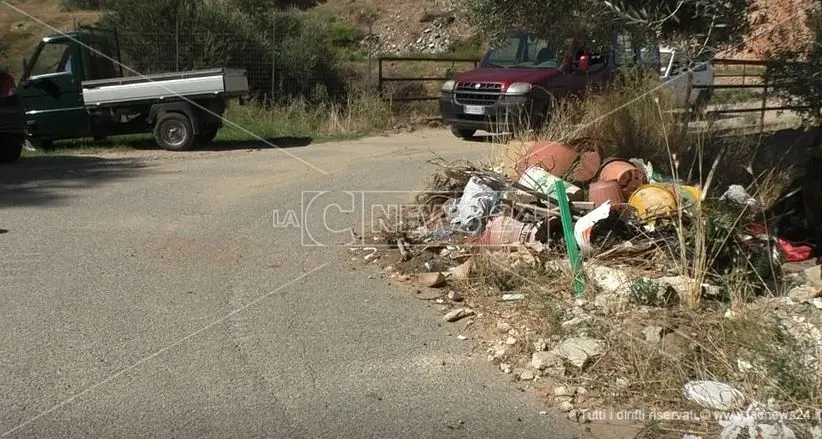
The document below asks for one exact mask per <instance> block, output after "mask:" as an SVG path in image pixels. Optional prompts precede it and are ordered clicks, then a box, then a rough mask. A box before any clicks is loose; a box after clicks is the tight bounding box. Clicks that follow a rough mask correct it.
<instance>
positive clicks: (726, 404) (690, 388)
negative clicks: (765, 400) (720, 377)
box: [683, 381, 745, 411]
mask: <svg viewBox="0 0 822 439" xmlns="http://www.w3.org/2000/svg"><path fill="white" fill-rule="evenodd" d="M683 393H684V394H685V398H686V399H688V400H689V401H691V402H694V403H696V404H699V405H700V406H702V407H705V408H710V409H714V410H726V411H727V410H734V409H737V408H740V407H741V405H740V404H742V403H743V402H744V401H745V396H744V395H742V392H740V391H739V390H737V389H735V388H733V387H732V386H730V385H728V384H725V383H720V382H718V381H689V382H687V383H685V386H684V388H683Z"/></svg>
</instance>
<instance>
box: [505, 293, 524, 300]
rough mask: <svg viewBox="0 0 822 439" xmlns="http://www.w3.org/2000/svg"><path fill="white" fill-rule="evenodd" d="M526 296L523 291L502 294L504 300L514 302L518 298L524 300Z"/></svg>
mask: <svg viewBox="0 0 822 439" xmlns="http://www.w3.org/2000/svg"><path fill="white" fill-rule="evenodd" d="M524 298H525V294H521V293H506V294H503V295H502V298H501V300H502V301H503V302H513V301H516V300H522V299H524Z"/></svg>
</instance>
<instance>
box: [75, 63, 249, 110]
mask: <svg viewBox="0 0 822 439" xmlns="http://www.w3.org/2000/svg"><path fill="white" fill-rule="evenodd" d="M82 85H83V103H84V104H85V105H86V107H94V106H96V107H99V106H104V105H119V104H123V103H126V102H148V101H158V100H169V99H176V98H177V97H178V96H185V97H187V98H195V97H209V96H214V95H223V96H226V97H239V96H242V95H243V94H245V93H246V92H248V80H247V78H246V75H245V71H243V70H239V69H211V70H197V71H193V72H178V73H160V74H157V75H148V76H144V77H143V76H134V77H124V78H110V79H98V80H96V81H83V84H82Z"/></svg>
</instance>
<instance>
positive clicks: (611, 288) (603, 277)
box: [586, 264, 635, 297]
mask: <svg viewBox="0 0 822 439" xmlns="http://www.w3.org/2000/svg"><path fill="white" fill-rule="evenodd" d="M586 271H587V274H588V277H589V278H590V279H591V281H592V282H593V283H594V284H595V285H596V286H597V288H599V291H600V292H601V293H603V294H617V295H620V296H625V297H628V296H629V295H630V294H631V288H630V286H631V282H632V281H633V280H634V279H635V276H632V275H629V274H628V273H626V272H624V271H622V270H619V269H616V268H611V267H606V266H604V265H595V264H591V265H589V266H588V267H587V270H586Z"/></svg>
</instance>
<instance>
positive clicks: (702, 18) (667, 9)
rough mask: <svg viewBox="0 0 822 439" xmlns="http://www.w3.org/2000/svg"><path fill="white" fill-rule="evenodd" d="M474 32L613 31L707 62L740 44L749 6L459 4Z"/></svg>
mask: <svg viewBox="0 0 822 439" xmlns="http://www.w3.org/2000/svg"><path fill="white" fill-rule="evenodd" d="M461 4H462V7H463V10H464V11H465V12H466V14H467V16H468V18H469V20H470V21H471V23H472V24H473V25H474V26H475V27H476V29H477V30H479V31H481V32H483V33H484V34H485V35H487V36H489V37H490V38H491V39H496V38H498V37H501V36H502V35H503V34H505V33H506V32H508V31H510V30H513V29H517V28H520V29H521V28H524V29H527V30H528V31H530V32H532V33H535V34H537V35H539V36H543V37H550V36H554V35H568V34H569V33H579V34H583V35H586V36H589V37H591V38H595V39H600V38H603V39H604V38H610V37H611V35H613V33H614V31H615V30H616V31H620V32H622V33H628V34H631V35H632V36H633V37H639V38H652V39H655V40H661V41H664V42H666V43H668V44H672V45H675V46H677V47H678V48H680V51H683V52H685V53H686V56H687V55H690V56H687V58H693V59H695V60H696V59H700V58H706V57H708V56H709V55H710V54H712V53H714V52H716V50H717V49H719V48H720V47H722V46H727V45H730V44H735V43H739V42H741V41H742V37H743V35H745V33H746V31H747V28H748V13H749V11H750V10H751V7H752V0H725V1H717V0H542V1H533V0H462V2H461Z"/></svg>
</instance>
